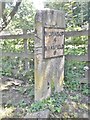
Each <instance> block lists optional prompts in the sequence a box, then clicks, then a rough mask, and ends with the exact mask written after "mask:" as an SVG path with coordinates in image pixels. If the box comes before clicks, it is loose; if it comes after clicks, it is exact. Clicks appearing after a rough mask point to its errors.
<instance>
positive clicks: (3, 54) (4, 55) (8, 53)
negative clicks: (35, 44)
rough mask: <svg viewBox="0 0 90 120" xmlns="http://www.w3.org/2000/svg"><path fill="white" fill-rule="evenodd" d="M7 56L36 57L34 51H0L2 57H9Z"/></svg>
mask: <svg viewBox="0 0 90 120" xmlns="http://www.w3.org/2000/svg"><path fill="white" fill-rule="evenodd" d="M7 56H9V57H20V58H28V59H33V58H34V53H25V52H22V53H15V52H0V57H7Z"/></svg>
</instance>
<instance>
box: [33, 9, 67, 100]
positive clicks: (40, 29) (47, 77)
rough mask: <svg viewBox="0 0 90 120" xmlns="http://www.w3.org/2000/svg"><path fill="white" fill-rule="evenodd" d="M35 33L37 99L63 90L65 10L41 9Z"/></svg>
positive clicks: (36, 19) (36, 20)
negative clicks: (53, 89)
mask: <svg viewBox="0 0 90 120" xmlns="http://www.w3.org/2000/svg"><path fill="white" fill-rule="evenodd" d="M35 22H36V29H35V32H36V35H35V101H38V100H42V99H44V98H47V97H48V96H50V94H51V82H52V81H54V85H55V91H57V92H60V91H61V90H62V84H63V79H64V34H63V33H64V28H65V18H64V12H63V11H59V10H41V11H37V13H36V18H35Z"/></svg>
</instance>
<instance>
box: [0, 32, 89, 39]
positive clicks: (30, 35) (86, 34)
mask: <svg viewBox="0 0 90 120" xmlns="http://www.w3.org/2000/svg"><path fill="white" fill-rule="evenodd" d="M89 33H90V30H82V31H67V32H64V35H65V37H76V36H88V35H89ZM34 36H35V33H34V32H32V33H28V34H18V35H0V39H20V38H23V39H28V38H34Z"/></svg>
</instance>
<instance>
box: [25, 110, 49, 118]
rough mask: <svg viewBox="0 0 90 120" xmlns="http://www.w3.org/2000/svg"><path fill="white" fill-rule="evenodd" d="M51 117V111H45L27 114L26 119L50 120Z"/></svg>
mask: <svg viewBox="0 0 90 120" xmlns="http://www.w3.org/2000/svg"><path fill="white" fill-rule="evenodd" d="M48 117H49V110H48V109H47V110H43V111H39V112H34V113H27V115H26V116H25V117H24V118H48Z"/></svg>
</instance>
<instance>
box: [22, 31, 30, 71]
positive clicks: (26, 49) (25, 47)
mask: <svg viewBox="0 0 90 120" xmlns="http://www.w3.org/2000/svg"><path fill="white" fill-rule="evenodd" d="M23 34H27V30H25V29H24V30H23ZM24 52H25V53H26V54H27V53H28V41H27V39H24ZM25 70H26V71H28V70H29V60H28V59H27V58H25Z"/></svg>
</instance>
